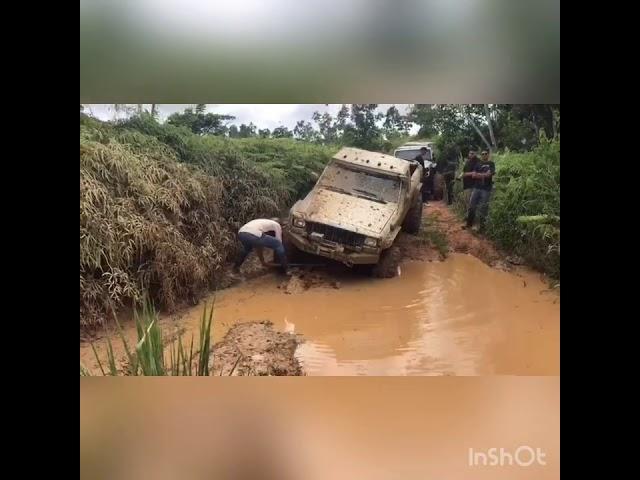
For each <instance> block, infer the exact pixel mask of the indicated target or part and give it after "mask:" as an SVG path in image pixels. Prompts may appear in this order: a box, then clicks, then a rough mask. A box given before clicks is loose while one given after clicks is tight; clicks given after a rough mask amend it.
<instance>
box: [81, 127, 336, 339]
mask: <svg viewBox="0 0 640 480" xmlns="http://www.w3.org/2000/svg"><path fill="white" fill-rule="evenodd" d="M332 153H333V150H332V149H331V148H328V147H323V146H319V145H308V144H304V143H302V142H297V141H295V140H292V139H234V140H230V139H226V138H218V137H213V136H197V135H194V134H192V133H190V132H189V131H187V130H185V129H183V128H179V127H175V126H172V125H160V124H158V123H157V122H155V121H154V120H153V119H150V118H149V117H145V116H141V117H135V118H133V119H130V120H128V121H126V122H120V123H117V124H110V123H104V122H99V121H97V120H95V119H90V118H83V117H81V125H80V324H81V327H96V326H98V325H100V324H102V323H104V321H105V319H106V318H109V317H110V314H111V312H112V311H113V310H114V309H115V310H117V309H120V308H121V307H123V306H125V305H131V304H135V303H138V302H140V301H141V300H142V298H143V296H144V295H145V294H148V295H149V297H150V298H151V300H153V301H154V303H156V304H157V305H159V306H160V307H162V308H166V309H168V310H172V309H175V308H176V307H177V306H178V304H179V303H180V302H182V301H184V300H191V299H192V298H194V297H196V296H197V295H198V294H199V292H201V291H204V290H206V289H211V288H215V286H216V283H217V280H218V278H219V272H220V270H221V267H222V266H223V265H224V264H225V263H226V262H227V261H229V260H230V258H231V257H232V256H233V255H234V254H235V251H236V248H237V245H236V242H235V240H234V233H235V232H236V231H237V229H238V228H239V227H240V226H241V225H242V224H243V223H244V222H246V221H248V220H250V219H251V218H256V217H260V216H274V215H276V214H278V213H280V212H281V211H282V210H283V209H284V208H285V207H287V206H288V205H290V203H291V202H292V201H293V200H295V199H296V198H297V197H299V196H301V195H302V194H303V193H305V191H306V190H308V189H309V188H311V186H312V185H313V183H314V182H315V178H316V176H317V174H318V173H319V172H320V171H321V170H322V168H323V166H324V165H325V164H326V162H327V161H328V160H329V158H330V156H331V154H332Z"/></svg>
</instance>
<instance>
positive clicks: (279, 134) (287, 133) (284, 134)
mask: <svg viewBox="0 0 640 480" xmlns="http://www.w3.org/2000/svg"><path fill="white" fill-rule="evenodd" d="M271 136H272V137H273V138H291V137H293V132H291V130H289V129H288V128H287V127H285V126H282V125H280V126H279V127H276V128H274V129H273V133H272V134H271Z"/></svg>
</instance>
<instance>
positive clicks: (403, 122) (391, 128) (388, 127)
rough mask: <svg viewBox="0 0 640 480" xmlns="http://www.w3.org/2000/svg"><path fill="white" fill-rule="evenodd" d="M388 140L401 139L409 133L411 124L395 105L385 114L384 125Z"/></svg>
mask: <svg viewBox="0 0 640 480" xmlns="http://www.w3.org/2000/svg"><path fill="white" fill-rule="evenodd" d="M382 126H383V127H384V130H385V135H386V136H387V138H392V137H399V136H403V135H407V134H408V133H409V127H410V123H409V121H408V119H407V117H406V116H404V115H400V112H399V111H398V109H397V108H396V107H395V105H392V106H390V107H389V108H388V109H387V113H386V114H385V118H384V123H383V125H382Z"/></svg>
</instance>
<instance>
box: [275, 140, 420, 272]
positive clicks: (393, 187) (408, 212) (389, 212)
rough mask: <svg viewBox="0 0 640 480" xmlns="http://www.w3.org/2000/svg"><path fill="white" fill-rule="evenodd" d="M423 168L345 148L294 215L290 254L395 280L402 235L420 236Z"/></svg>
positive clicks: (289, 231) (290, 222)
mask: <svg viewBox="0 0 640 480" xmlns="http://www.w3.org/2000/svg"><path fill="white" fill-rule="evenodd" d="M421 179H422V167H421V166H420V165H419V164H418V163H417V162H413V161H406V160H402V159H399V158H395V157H392V156H389V155H383V154H381V153H374V152H368V151H366V150H360V149H357V148H343V149H342V150H340V151H339V152H338V153H337V154H336V155H335V156H334V157H333V158H332V160H331V162H330V163H329V164H328V165H327V167H326V168H325V170H324V171H323V172H322V175H321V176H320V178H319V179H318V182H317V183H316V185H315V187H314V188H313V190H311V192H309V194H308V195H307V196H306V197H305V198H304V199H303V200H300V201H298V202H297V203H296V204H295V205H294V206H293V207H292V208H291V211H290V215H289V219H288V222H287V228H286V229H285V232H286V233H285V236H286V240H287V244H288V245H287V246H288V248H289V250H294V252H292V253H294V254H295V250H296V249H299V250H302V251H303V252H306V253H309V254H313V255H319V256H323V257H326V258H330V259H333V260H337V261H340V262H342V263H344V264H346V265H348V266H356V265H362V266H369V269H370V271H371V273H372V274H373V275H375V276H378V277H392V276H394V275H395V274H396V271H397V266H398V262H399V251H398V249H397V247H393V243H394V241H395V239H396V237H397V235H398V233H399V232H400V230H404V231H406V232H408V233H413V234H415V233H418V231H419V230H420V224H421V221H422V199H421V195H420V188H421V186H422V183H421Z"/></svg>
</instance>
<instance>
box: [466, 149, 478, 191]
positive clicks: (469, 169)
mask: <svg viewBox="0 0 640 480" xmlns="http://www.w3.org/2000/svg"><path fill="white" fill-rule="evenodd" d="M478 163H480V159H479V158H478V156H477V155H476V151H475V150H469V156H468V158H467V161H466V162H464V166H463V167H462V189H463V190H469V189H472V188H473V185H474V180H473V179H472V178H471V176H472V175H473V172H474V171H475V169H476V167H477V166H478Z"/></svg>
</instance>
